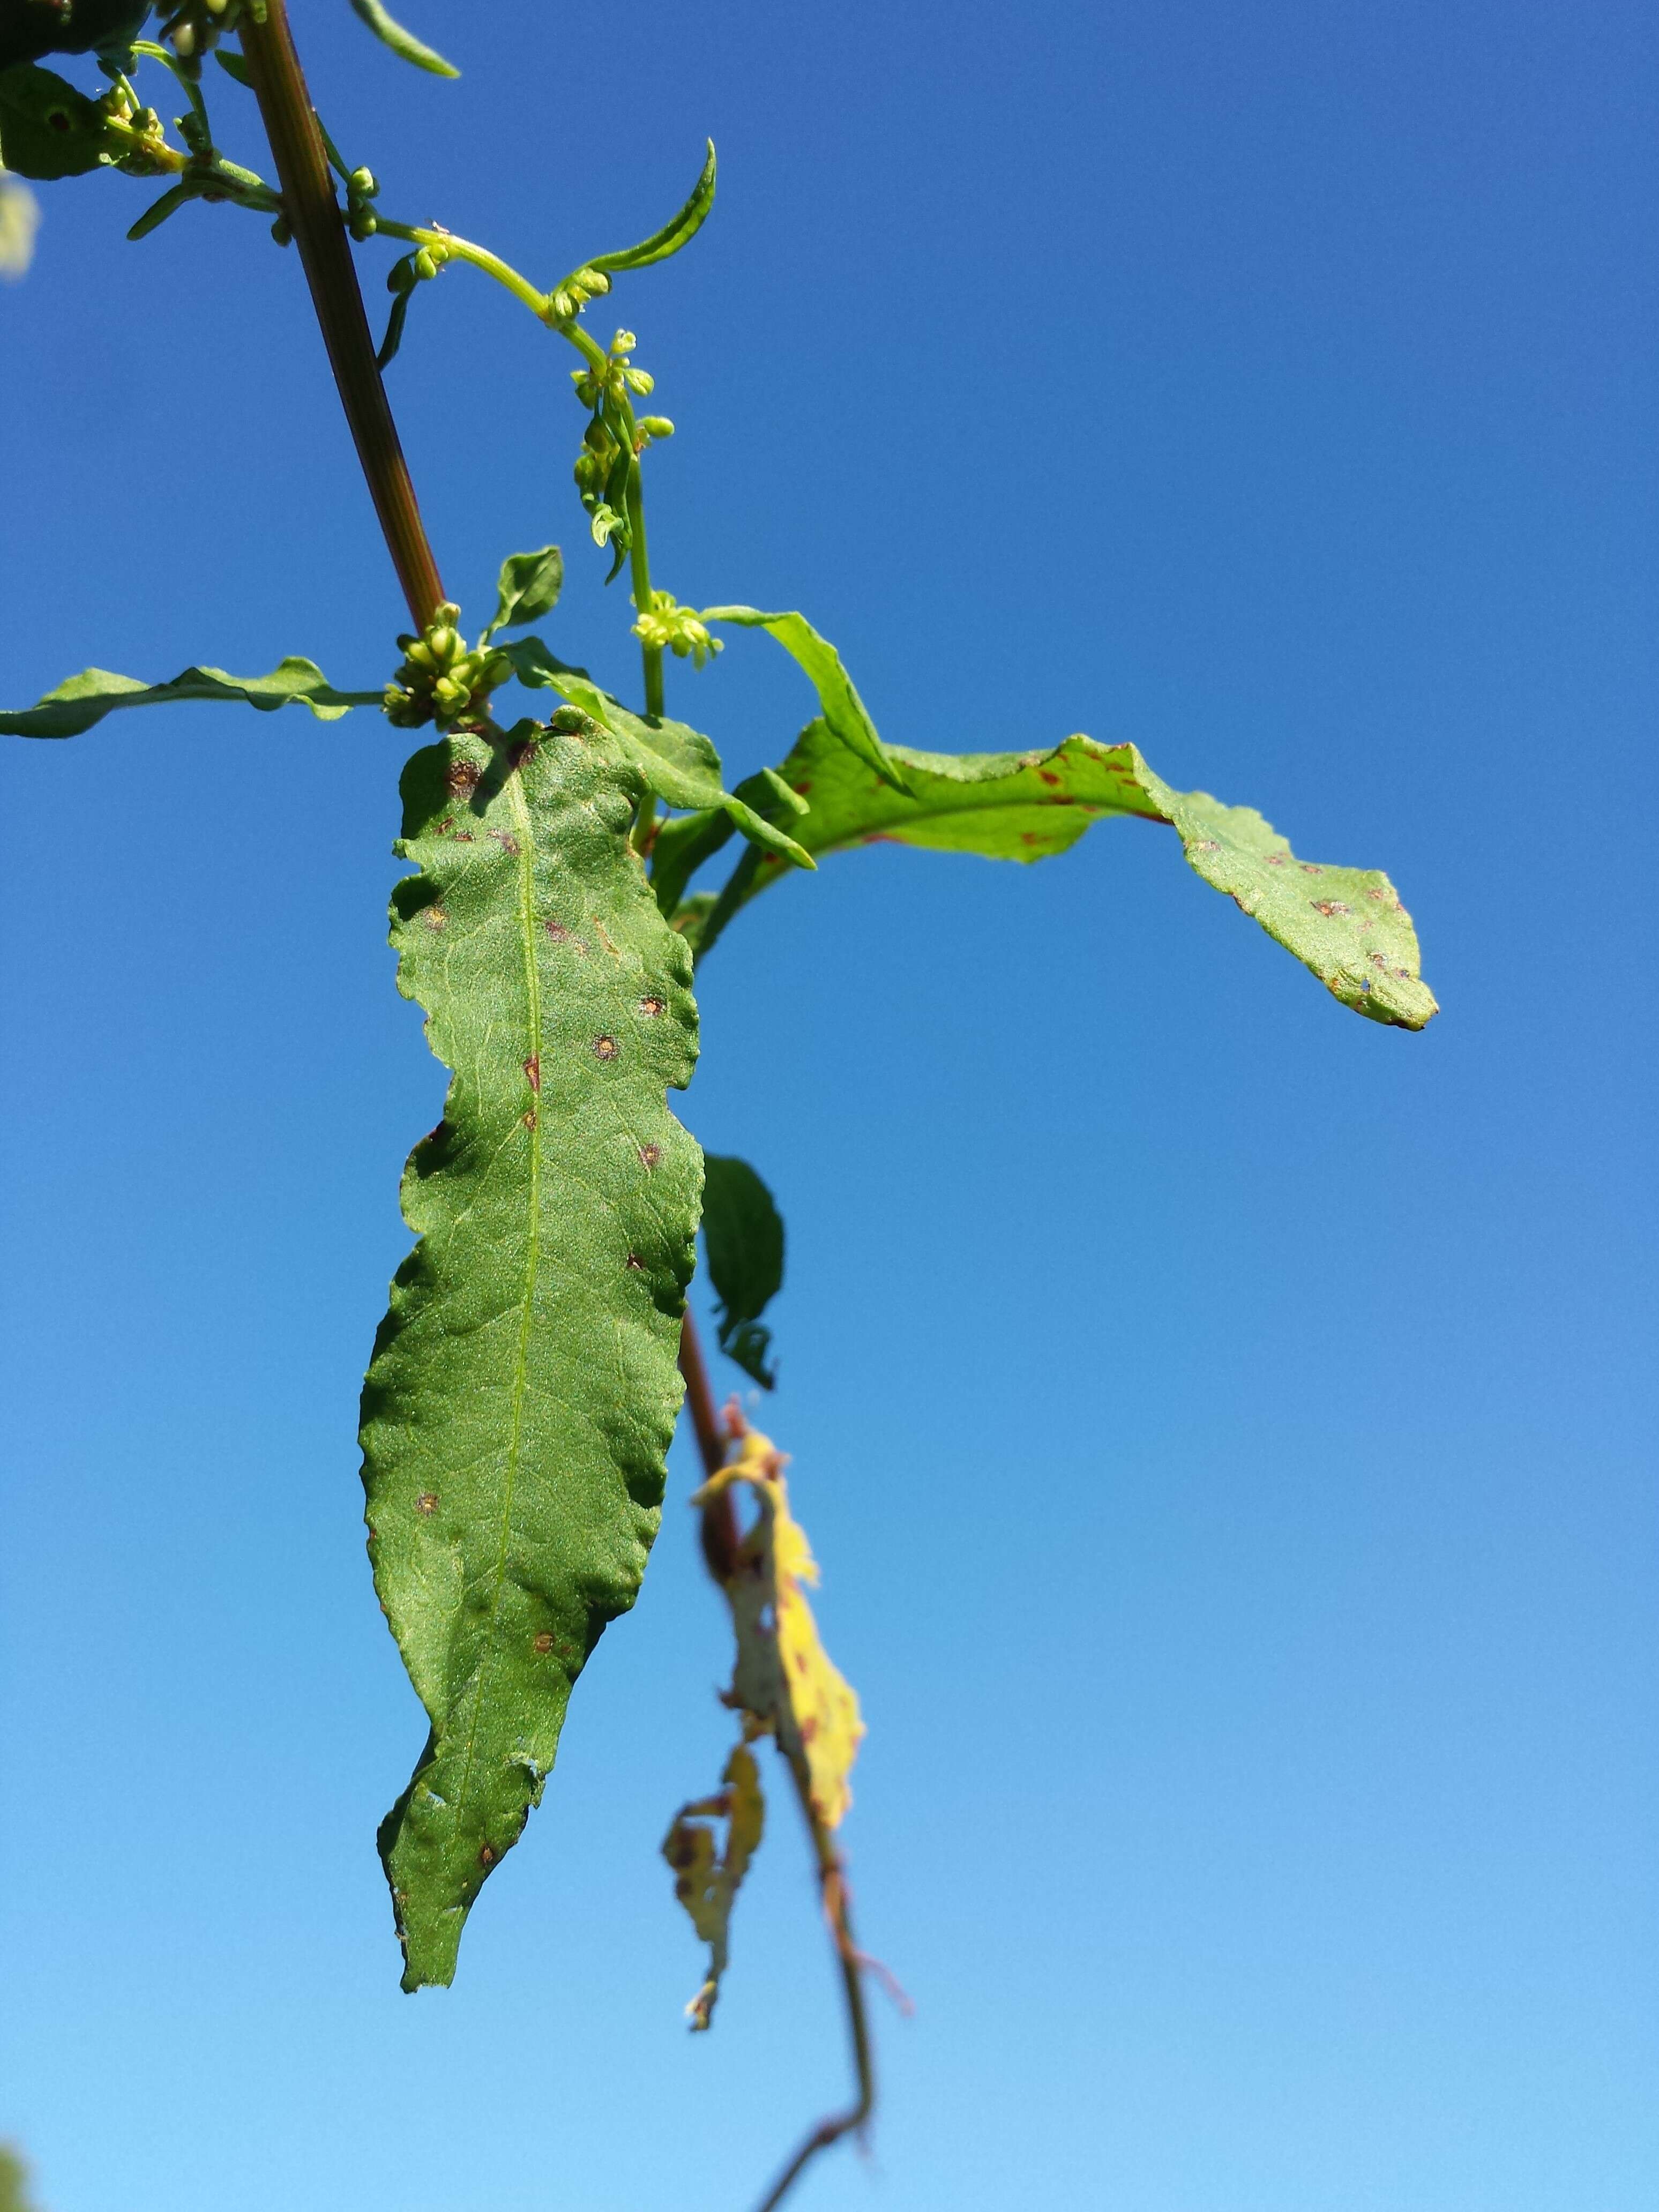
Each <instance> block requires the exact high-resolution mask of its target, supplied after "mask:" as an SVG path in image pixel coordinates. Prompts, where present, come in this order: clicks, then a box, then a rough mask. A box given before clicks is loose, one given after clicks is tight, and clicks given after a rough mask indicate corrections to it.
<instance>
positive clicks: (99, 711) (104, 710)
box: [0, 657, 384, 738]
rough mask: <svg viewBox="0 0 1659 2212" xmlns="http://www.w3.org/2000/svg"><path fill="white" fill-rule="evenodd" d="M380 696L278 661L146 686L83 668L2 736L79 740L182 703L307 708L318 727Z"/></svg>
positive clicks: (17, 716)
mask: <svg viewBox="0 0 1659 2212" xmlns="http://www.w3.org/2000/svg"><path fill="white" fill-rule="evenodd" d="M383 696H384V695H383V693H382V692H380V691H337V690H335V689H334V687H333V685H332V684H331V683H330V682H329V680H328V678H326V677H325V675H324V673H323V671H322V670H321V669H320V668H319V667H318V665H317V664H316V662H315V661H314V660H301V659H297V658H294V657H290V658H289V659H286V660H279V661H278V662H277V664H276V667H275V668H273V669H272V670H271V671H270V675H269V676H228V675H227V674H226V673H225V671H224V670H223V669H222V668H187V669H185V671H184V673H183V675H182V676H175V677H174V678H173V681H172V683H171V684H143V683H141V682H140V681H139V679H138V678H137V677H136V676H113V675H112V674H111V673H110V671H109V670H108V669H107V668H83V669H82V671H81V673H80V674H79V675H78V676H71V677H70V678H69V679H68V681H67V682H66V683H64V684H59V685H58V689H57V690H55V691H48V692H47V693H46V696H45V697H44V698H43V699H37V700H36V701H35V702H34V704H33V706H32V707H24V708H19V709H17V710H16V711H15V712H13V713H11V714H0V736H4V737H12V738H77V737H79V736H80V734H81V732H82V731H83V730H89V729H91V727H92V726H93V725H94V722H101V721H102V720H103V719H104V717H105V715H106V714H113V713H114V712H115V710H116V708H118V707H170V706H172V705H173V704H174V702H177V701H179V700H181V699H234V700H239V701H240V702H242V704H244V705H245V706H249V707H257V708H258V709H259V711H260V713H261V714H274V713H275V711H276V708H278V707H309V708H310V709H311V711H312V713H313V714H315V715H316V717H317V719H318V720H319V722H335V721H337V720H339V718H340V716H341V715H342V714H347V713H349V711H350V709H351V708H353V707H378V706H379V705H380V703H381V700H382V697H383Z"/></svg>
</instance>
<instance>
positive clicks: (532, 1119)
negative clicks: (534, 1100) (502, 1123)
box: [524, 1106, 536, 1129]
mask: <svg viewBox="0 0 1659 2212" xmlns="http://www.w3.org/2000/svg"><path fill="white" fill-rule="evenodd" d="M524 1125H525V1127H526V1129H533V1128H534V1127H535V1126H536V1109H535V1108H534V1107H533V1106H532V1108H531V1109H530V1111H529V1112H528V1113H527V1114H526V1115H525V1117H524Z"/></svg>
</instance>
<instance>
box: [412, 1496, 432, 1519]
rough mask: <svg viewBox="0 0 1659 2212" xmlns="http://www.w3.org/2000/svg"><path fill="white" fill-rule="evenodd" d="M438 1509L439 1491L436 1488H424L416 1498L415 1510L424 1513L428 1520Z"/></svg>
mask: <svg viewBox="0 0 1659 2212" xmlns="http://www.w3.org/2000/svg"><path fill="white" fill-rule="evenodd" d="M415 1510H416V1512H417V1513H420V1514H423V1515H424V1516H426V1517H427V1518H428V1520H429V1519H430V1518H431V1516H433V1515H434V1514H435V1512H436V1511H437V1510H438V1493H437V1492H436V1491H435V1490H423V1491H422V1492H421V1494H420V1496H419V1497H418V1498H416V1500H415Z"/></svg>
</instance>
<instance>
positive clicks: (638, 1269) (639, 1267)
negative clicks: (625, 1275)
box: [628, 1252, 645, 1274]
mask: <svg viewBox="0 0 1659 2212" xmlns="http://www.w3.org/2000/svg"><path fill="white" fill-rule="evenodd" d="M628 1264H629V1267H631V1268H632V1269H633V1270H634V1272H635V1274H640V1273H643V1271H644V1267H645V1262H644V1261H643V1260H641V1257H640V1255H639V1254H638V1253H637V1252H630V1253H629V1255H628Z"/></svg>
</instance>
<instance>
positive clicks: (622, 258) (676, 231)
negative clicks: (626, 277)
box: [583, 138, 714, 276]
mask: <svg viewBox="0 0 1659 2212" xmlns="http://www.w3.org/2000/svg"><path fill="white" fill-rule="evenodd" d="M713 206H714V140H713V139H712V138H711V139H709V140H708V152H707V153H706V154H705V155H704V156H703V162H702V170H701V171H700V172H699V173H698V177H697V181H696V184H695V185H692V187H691V196H690V198H689V199H688V200H687V201H686V203H685V205H684V207H683V208H682V209H681V210H680V211H679V213H678V215H676V216H671V218H670V220H669V221H668V222H665V223H664V225H663V227H662V228H661V229H660V230H659V231H653V233H652V234H651V236H650V237H649V238H647V239H644V240H641V243H640V244H639V245H638V246H624V247H623V251H622V252H620V253H601V254H599V255H598V256H597V257H596V258H594V259H593V260H592V261H589V262H586V263H584V264H583V266H584V267H585V268H588V269H602V270H605V273H606V275H607V276H617V275H620V274H621V272H622V271H623V270H626V269H648V268H650V266H651V264H653V262H655V261H666V260H667V259H668V258H669V256H670V255H671V254H673V253H678V252H679V250H680V248H681V246H689V245H690V242H691V240H693V239H694V238H695V237H696V234H697V233H698V232H699V231H700V230H701V229H702V227H703V224H704V223H705V222H707V221H708V210H710V208H712V207H713Z"/></svg>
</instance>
